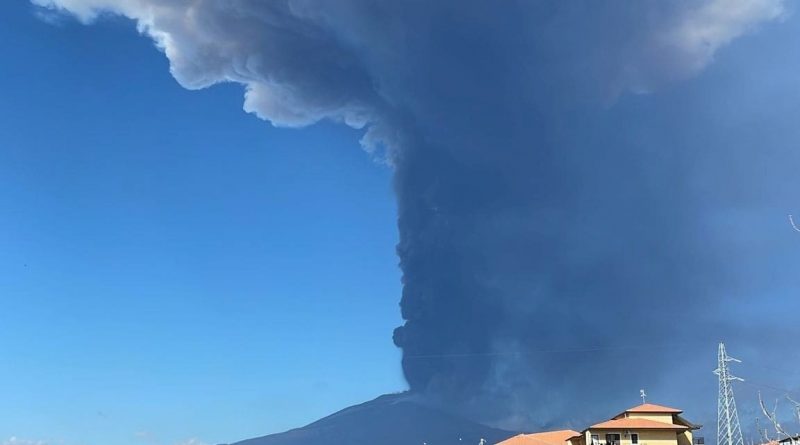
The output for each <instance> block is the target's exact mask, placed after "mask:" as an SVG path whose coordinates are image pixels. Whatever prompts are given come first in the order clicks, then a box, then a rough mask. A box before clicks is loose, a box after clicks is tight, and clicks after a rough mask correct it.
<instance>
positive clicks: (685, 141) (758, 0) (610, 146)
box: [34, 0, 797, 427]
mask: <svg viewBox="0 0 800 445" xmlns="http://www.w3.org/2000/svg"><path fill="white" fill-rule="evenodd" d="M34 2H35V3H37V4H39V5H40V6H43V7H49V8H57V9H61V10H64V11H67V12H69V13H71V14H73V15H75V16H76V17H78V18H79V19H80V20H82V21H84V22H90V21H92V20H96V19H97V18H98V17H100V16H102V14H104V13H112V14H118V15H123V16H126V17H129V18H130V19H132V20H135V21H136V23H137V24H138V26H139V29H140V31H141V32H142V33H143V34H146V35H147V36H149V37H151V38H152V39H153V40H154V41H155V42H156V44H157V46H158V47H159V48H160V49H161V50H163V51H164V53H165V54H166V56H167V57H168V58H169V60H170V63H171V69H172V73H173V75H174V76H175V78H176V79H177V80H178V82H180V83H181V85H183V86H185V87H187V88H203V87H207V86H210V85H213V84H215V83H219V82H228V81H233V82H238V83H241V84H243V85H244V86H245V89H246V93H245V103H244V108H245V110H246V111H248V112H252V113H255V114H257V115H258V116H259V117H261V118H263V119H265V120H268V121H270V122H272V123H273V124H274V125H280V126H304V125H308V124H312V123H314V122H317V121H319V120H322V119H330V120H334V121H339V122H342V123H344V124H346V125H349V126H351V127H354V128H360V129H363V130H364V137H363V139H362V144H363V145H364V147H365V148H367V149H368V150H369V151H370V152H372V153H374V155H375V156H376V157H378V158H381V159H384V160H385V161H386V162H388V163H389V164H390V165H391V166H392V168H393V169H394V171H395V179H394V181H395V189H396V193H397V201H398V207H399V215H400V216H399V222H398V225H399V231H400V243H399V245H398V247H397V253H398V255H399V257H400V265H401V268H402V273H403V278H402V280H403V295H402V300H401V304H400V305H401V309H402V315H403V318H404V319H405V320H406V322H405V324H404V325H403V326H401V327H399V328H397V329H396V331H395V332H394V342H395V344H396V345H397V346H399V347H400V348H402V350H403V355H404V357H403V363H402V365H403V371H404V373H405V376H406V379H407V381H408V384H409V386H410V389H411V391H412V392H414V393H418V394H420V395H423V396H424V397H426V398H427V399H428V400H430V401H431V402H435V403H440V404H442V405H443V406H446V407H449V408H451V409H455V410H458V411H461V412H464V413H467V414H469V415H471V416H472V417H473V418H477V419H480V420H483V421H488V422H492V423H494V424H497V425H502V426H505V427H515V426H528V427H530V426H531V425H532V424H537V423H538V424H542V423H547V422H548V421H553V420H556V419H559V418H560V416H561V415H563V414H564V412H566V409H567V407H569V408H570V412H571V415H573V416H574V415H587V416H588V415H597V414H598V413H601V414H608V412H607V410H606V408H607V406H606V405H605V404H604V403H608V402H620V403H623V404H624V403H628V404H629V402H630V401H631V397H633V398H635V393H636V391H638V389H639V387H640V386H639V385H640V384H641V385H645V384H649V385H650V386H649V387H650V388H653V387H654V386H656V385H660V384H661V382H662V378H663V377H664V374H665V371H664V370H665V369H669V366H666V361H668V360H670V361H671V360H674V358H675V357H674V356H670V355H669V354H666V353H665V354H653V353H652V352H653V349H652V348H653V347H656V348H657V347H658V346H659V345H664V344H665V343H667V344H669V345H673V346H674V345H680V344H682V342H688V341H690V340H692V341H694V340H698V339H699V340H706V339H707V338H706V337H705V336H704V335H705V334H704V333H703V332H698V330H697V329H690V327H692V326H698V325H701V324H706V325H709V324H714V323H719V320H716V319H714V318H713V317H711V316H710V315H709V314H710V312H711V311H713V310H715V309H716V308H717V307H718V305H719V303H720V301H721V300H722V298H723V295H725V292H726V291H727V290H728V287H727V286H729V285H730V283H729V282H728V280H729V277H730V275H731V274H732V273H733V271H732V267H731V266H730V264H727V265H726V264H725V261H722V260H721V259H720V251H719V250H718V249H719V247H720V246H719V244H718V242H719V240H717V239H715V238H714V236H713V234H712V233H710V232H711V231H710V230H709V228H708V226H707V225H705V224H703V223H701V221H703V220H704V218H707V217H709V215H711V214H713V213H714V212H716V211H718V210H719V209H724V208H728V206H730V205H732V203H733V202H734V201H733V200H734V198H733V197H732V195H731V194H729V190H727V189H725V188H724V187H723V186H717V185H715V183H714V181H713V180H708V178H712V179H713V178H715V177H719V175H721V174H722V173H723V170H724V168H723V167H720V166H719V165H717V164H716V163H715V162H712V160H713V159H715V157H717V156H718V155H724V154H725V153H732V152H734V151H736V150H738V149H741V148H742V147H741V144H739V143H738V142H737V141H736V140H734V139H733V138H732V136H731V135H730V134H727V133H724V132H723V131H722V130H721V128H720V127H719V126H716V127H715V125H717V124H716V123H715V120H714V119H713V118H712V117H710V116H711V115H712V114H713V110H711V108H708V107H707V108H703V107H704V105H702V104H699V103H697V102H695V103H694V105H692V106H691V107H690V106H689V105H686V104H687V103H688V102H686V100H684V99H685V98H684V97H683V96H682V95H689V94H690V93H691V92H687V90H685V89H684V90H680V89H678V88H676V87H675V85H680V84H686V83H690V82H692V81H694V80H695V79H696V78H697V77H698V76H699V75H701V73H702V71H703V70H704V69H705V68H706V67H707V66H708V65H709V64H710V63H711V62H712V61H713V59H714V57H715V55H716V54H717V53H718V51H719V50H720V49H722V48H726V47H727V46H728V45H729V44H730V43H731V42H733V41H734V40H735V39H737V38H740V37H742V36H745V35H746V34H752V33H754V32H755V31H756V30H757V28H759V27H767V26H771V25H770V22H775V21H777V20H778V19H779V18H781V17H783V16H784V15H785V11H784V5H783V4H782V2H781V1H779V0H751V1H745V0H739V1H723V0H706V1H670V2H667V1H661V0H653V1H636V2H596V1H552V2H540V1H520V2H517V1H508V2H493V1H464V0H459V1H443V0H439V1H414V0H409V1H404V2H398V1H396V0H391V1H389V0H387V1H381V0H379V1H356V0H338V1H334V2H314V1H307V0H284V1H261V0H250V1H248V0H219V1H214V0H201V1H188V0H34ZM666 90H670V91H667V92H664V91H666ZM662 92H664V93H662ZM670 98H672V99H670ZM734 100H735V99H734ZM686 129H689V130H690V131H685V130H686ZM701 134H702V137H700V136H698V135H701ZM709 141H718V142H720V143H716V144H710V143H709ZM737 144H739V145H737ZM721 145H725V148H719V147H720V146H721ZM715 147H717V148H715ZM737 147H738V148H737ZM794 159H796V156H795V158H794ZM765 162H766V161H765ZM769 162H775V161H769ZM776 168H777V170H775V172H776V174H777V175H778V176H780V175H781V174H782V172H785V171H786V170H785V169H782V168H779V167H776ZM740 173H741V175H742V176H741V177H742V178H743V180H747V178H748V177H751V176H752V175H754V174H755V173H754V172H752V171H750V170H747V168H746V166H742V171H741V172H740ZM704 179H705V180H704ZM784 179H785V178H784ZM789 180H790V181H792V180H793V181H794V184H795V187H794V188H795V189H796V188H797V187H796V185H797V179H789ZM759 187H763V188H764V190H767V189H769V190H770V191H775V187H773V185H772V184H766V183H762V184H760V185H759ZM783 190H785V189H783ZM772 196H773V198H770V199H772V200H774V202H778V201H780V200H781V199H783V198H786V192H785V191H780V192H776V193H775V194H773V195H772ZM771 202H773V201H771ZM783 215H785V213H784V214H783ZM731 256H733V257H735V255H731ZM754 280H756V278H754ZM729 328H730V329H734V328H735V327H734V326H729ZM631 332H635V335H628V334H630V333H631ZM713 340H716V338H714V339H713ZM697 344H700V343H697ZM643 351H645V352H643ZM690 352H691V353H700V352H704V350H703V351H700V350H692V349H690ZM682 357H693V356H692V355H691V354H686V355H684V356H682ZM712 358H713V350H712ZM681 363H683V365H684V366H686V367H693V368H692V369H700V370H701V371H698V372H706V370H705V368H704V366H706V363H705V362H700V364H699V365H698V362H697V361H696V360H694V361H692V360H688V359H687V360H682V361H681ZM698 366H699V367H698ZM598 382H602V385H601V386H602V390H601V389H599V388H598ZM649 392H656V391H654V390H653V389H651V390H650V391H649ZM628 393H630V394H633V396H630V394H628ZM575 398H580V400H582V402H583V403H582V406H581V407H578V408H576V407H575V405H574V404H573V403H571V402H570V400H574V399H575ZM621 400H626V401H628V402H621ZM576 411H578V412H577V413H576Z"/></svg>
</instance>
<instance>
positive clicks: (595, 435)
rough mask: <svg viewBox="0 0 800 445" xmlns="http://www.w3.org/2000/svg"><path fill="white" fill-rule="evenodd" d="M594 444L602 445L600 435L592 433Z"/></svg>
mask: <svg viewBox="0 0 800 445" xmlns="http://www.w3.org/2000/svg"><path fill="white" fill-rule="evenodd" d="M592 445H600V435H599V434H592Z"/></svg>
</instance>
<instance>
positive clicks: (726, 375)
mask: <svg viewBox="0 0 800 445" xmlns="http://www.w3.org/2000/svg"><path fill="white" fill-rule="evenodd" d="M718 362H719V363H718V366H717V369H715V370H714V374H716V375H718V376H719V400H717V445H744V440H743V439H742V427H741V426H740V425H739V413H738V412H737V411H736V400H734V398H733V387H732V386H731V382H732V381H734V380H738V381H740V382H743V381H744V380H743V379H740V378H739V377H736V376H734V375H731V373H730V371H729V370H728V362H736V363H741V360H737V359H735V358H733V357H729V356H728V353H727V352H725V344H724V343H720V344H719V354H718Z"/></svg>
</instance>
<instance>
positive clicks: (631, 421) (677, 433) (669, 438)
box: [497, 403, 700, 445]
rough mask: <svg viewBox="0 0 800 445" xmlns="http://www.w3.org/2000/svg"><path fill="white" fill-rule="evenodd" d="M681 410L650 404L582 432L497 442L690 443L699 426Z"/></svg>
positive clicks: (587, 444) (517, 444)
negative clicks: (684, 416) (687, 418)
mask: <svg viewBox="0 0 800 445" xmlns="http://www.w3.org/2000/svg"><path fill="white" fill-rule="evenodd" d="M681 413H682V411H681V410H679V409H675V408H669V407H666V406H661V405H654V404H652V403H645V404H643V405H639V406H635V407H633V408H630V409H627V410H625V411H623V412H621V413H619V414H617V415H616V416H614V417H612V418H611V419H609V420H606V421H604V422H600V423H596V424H594V425H592V426H590V427H589V428H586V429H585V430H583V431H582V432H580V433H579V432H577V431H572V430H559V431H548V432H542V433H534V434H520V435H517V436H514V437H511V438H509V439H506V440H504V441H502V442H500V443H498V444H497V445H692V444H693V442H692V432H693V431H695V430H697V429H699V428H700V425H695V424H693V423H691V422H689V421H688V420H686V419H684V418H683V417H682V416H681Z"/></svg>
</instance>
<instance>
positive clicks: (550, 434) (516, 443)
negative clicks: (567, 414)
mask: <svg viewBox="0 0 800 445" xmlns="http://www.w3.org/2000/svg"><path fill="white" fill-rule="evenodd" d="M580 434H581V433H579V432H577V431H573V430H558V431H545V432H543V433H534V434H518V435H516V436H514V437H511V438H508V439H506V440H504V441H502V442H498V443H497V445H564V443H565V442H566V441H567V439H569V438H570V437H575V436H579V435H580Z"/></svg>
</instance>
